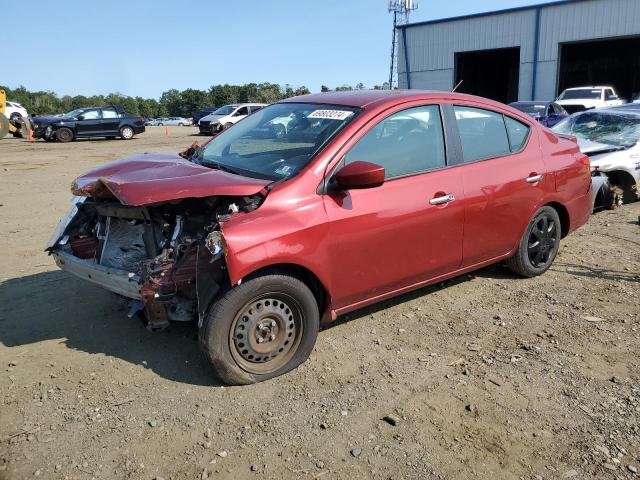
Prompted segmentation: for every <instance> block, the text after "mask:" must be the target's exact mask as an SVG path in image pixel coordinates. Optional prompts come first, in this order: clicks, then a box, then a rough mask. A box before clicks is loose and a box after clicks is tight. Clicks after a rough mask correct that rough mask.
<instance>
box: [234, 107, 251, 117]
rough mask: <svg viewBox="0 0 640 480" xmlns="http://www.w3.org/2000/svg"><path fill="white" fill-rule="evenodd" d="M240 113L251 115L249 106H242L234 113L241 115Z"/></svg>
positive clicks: (236, 115)
mask: <svg viewBox="0 0 640 480" xmlns="http://www.w3.org/2000/svg"><path fill="white" fill-rule="evenodd" d="M240 115H249V107H241V108H239V109H238V110H237V111H236V113H234V114H233V116H234V117H239V116H240Z"/></svg>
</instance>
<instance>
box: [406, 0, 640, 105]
mask: <svg viewBox="0 0 640 480" xmlns="http://www.w3.org/2000/svg"><path fill="white" fill-rule="evenodd" d="M536 10H537V8H536V7H535V6H533V7H531V8H530V9H526V10H519V11H515V12H507V13H499V12H497V13H495V14H491V13H488V14H487V15H483V16H476V17H473V18H464V19H452V20H450V21H443V22H438V23H431V24H425V25H420V24H418V25H415V26H408V27H406V28H405V34H406V41H407V50H408V53H409V58H408V61H409V70H410V72H411V88H420V89H434V90H435V89H438V90H449V89H451V88H453V86H454V85H453V83H454V81H455V78H454V69H455V54H456V53H457V52H465V51H474V50H486V49H494V48H505V47H520V83H519V97H520V99H521V100H531V99H532V98H531V88H532V83H533V60H534V59H533V55H534V45H535V23H536ZM540 11H541V13H540V34H539V39H540V43H539V52H538V65H537V76H536V77H537V78H536V92H535V95H534V97H535V98H534V99H546V98H553V97H554V96H555V93H556V83H557V75H558V73H557V72H558V60H559V59H558V55H559V49H560V44H561V43H564V42H574V41H582V40H592V39H598V38H607V37H622V36H629V35H640V0H584V1H578V2H572V3H566V4H560V5H553V4H551V5H546V6H545V5H542V6H541V7H540ZM401 34H402V32H401ZM400 38H401V39H402V37H400ZM399 43H400V49H399V50H398V80H399V86H400V87H402V88H406V86H407V82H406V78H407V76H406V66H405V65H406V63H405V52H404V48H403V45H402V41H400V42H399Z"/></svg>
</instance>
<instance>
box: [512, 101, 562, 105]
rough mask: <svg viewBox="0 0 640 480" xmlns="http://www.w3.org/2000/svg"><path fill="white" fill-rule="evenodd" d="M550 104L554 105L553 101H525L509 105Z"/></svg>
mask: <svg viewBox="0 0 640 480" xmlns="http://www.w3.org/2000/svg"><path fill="white" fill-rule="evenodd" d="M552 103H555V100H554V101H551V102H550V101H548V100H542V101H540V102H535V101H532V100H526V101H522V102H511V103H510V104H509V105H551V104H552Z"/></svg>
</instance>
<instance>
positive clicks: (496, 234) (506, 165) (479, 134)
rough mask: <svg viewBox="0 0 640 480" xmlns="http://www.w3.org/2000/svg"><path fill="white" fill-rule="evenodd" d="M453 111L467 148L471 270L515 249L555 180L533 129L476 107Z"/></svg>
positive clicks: (467, 258) (466, 248)
mask: <svg viewBox="0 0 640 480" xmlns="http://www.w3.org/2000/svg"><path fill="white" fill-rule="evenodd" d="M450 108H451V109H452V111H453V115H452V116H453V118H454V119H455V123H456V126H457V129H458V133H459V135H458V138H459V139H460V143H461V147H462V148H461V158H458V159H457V161H458V162H459V163H460V164H461V165H462V167H461V170H462V172H463V175H462V182H463V189H464V196H465V222H464V241H463V262H462V264H463V266H470V265H475V264H477V263H480V262H484V261H488V260H491V259H494V258H496V257H499V256H502V255H505V254H507V253H509V252H510V251H511V250H513V249H514V248H515V246H516V245H517V243H518V242H519V240H520V236H521V235H522V232H523V231H524V229H525V227H526V225H527V224H528V222H529V220H530V219H531V217H532V215H533V213H534V212H535V211H536V209H537V208H538V206H539V205H540V204H541V202H542V200H543V198H544V195H545V190H546V189H547V188H549V187H551V188H553V185H552V184H553V179H552V178H551V176H549V177H546V176H545V174H546V168H545V165H544V162H543V160H542V155H541V152H540V148H539V145H538V138H537V137H535V132H536V130H535V129H534V128H533V126H532V125H529V124H527V123H525V122H523V121H520V120H517V119H515V118H512V117H509V116H506V115H503V114H502V113H501V112H496V111H493V110H489V109H485V108H480V107H477V106H471V105H453V106H451V107H450ZM550 182H551V183H550Z"/></svg>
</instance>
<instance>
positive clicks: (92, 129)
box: [76, 108, 102, 137]
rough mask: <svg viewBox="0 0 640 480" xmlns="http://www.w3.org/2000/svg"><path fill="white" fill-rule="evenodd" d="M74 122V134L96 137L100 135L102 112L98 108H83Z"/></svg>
mask: <svg viewBox="0 0 640 480" xmlns="http://www.w3.org/2000/svg"><path fill="white" fill-rule="evenodd" d="M81 117H82V119H81V120H80V119H79V120H78V121H77V123H76V136H78V137H98V136H101V135H102V113H101V111H100V109H99V108H91V109H88V110H85V111H84V112H83V113H82V115H81Z"/></svg>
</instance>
